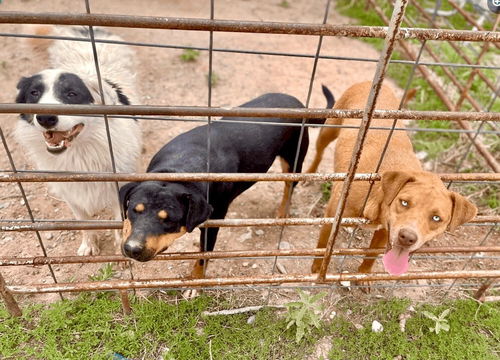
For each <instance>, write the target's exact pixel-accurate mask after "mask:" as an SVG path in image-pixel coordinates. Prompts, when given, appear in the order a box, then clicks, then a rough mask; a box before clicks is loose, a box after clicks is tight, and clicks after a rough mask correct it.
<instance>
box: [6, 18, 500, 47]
mask: <svg viewBox="0 0 500 360" xmlns="http://www.w3.org/2000/svg"><path fill="white" fill-rule="evenodd" d="M0 23H6V24H56V25H87V26H89V25H91V26H110V27H127V28H128V27H133V28H149V29H171V30H195V31H223V32H251V33H265V34H288V35H323V36H347V37H369V38H385V37H387V32H388V30H387V28H385V27H381V26H358V25H331V24H308V23H300V24H297V23H285V22H262V21H241V20H209V19H192V18H175V17H160V16H130V15H112V14H60V13H50V12H48V13H42V14H40V13H30V12H22V11H3V12H1V13H0ZM394 36H395V38H397V39H419V40H449V41H491V42H494V41H500V34H499V33H492V32H489V31H470V30H436V29H421V28H401V29H399V30H398V31H397V32H396V34H394Z"/></svg>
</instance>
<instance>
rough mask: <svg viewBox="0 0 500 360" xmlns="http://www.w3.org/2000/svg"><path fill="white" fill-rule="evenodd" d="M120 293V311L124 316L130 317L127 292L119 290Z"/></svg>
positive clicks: (130, 311) (130, 310)
mask: <svg viewBox="0 0 500 360" xmlns="http://www.w3.org/2000/svg"><path fill="white" fill-rule="evenodd" d="M119 293H120V300H121V302H122V310H123V313H124V314H125V315H130V314H132V308H131V307H130V299H129V298H128V291H127V290H123V289H121V290H119Z"/></svg>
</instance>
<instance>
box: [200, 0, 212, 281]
mask: <svg viewBox="0 0 500 360" xmlns="http://www.w3.org/2000/svg"><path fill="white" fill-rule="evenodd" d="M214 16H215V0H210V20H213V19H214ZM213 49H214V33H213V31H210V34H209V38H208V99H207V103H208V106H209V107H211V106H212V76H213V71H212V70H213V69H212V67H213V53H214V52H213ZM207 125H208V126H207V173H209V172H210V170H211V167H210V153H211V148H212V139H211V134H212V131H211V129H212V117H211V116H208V117H207ZM207 202H208V203H210V182H207ZM202 241H203V242H204V246H203V248H204V250H205V251H206V249H207V245H208V229H206V230H205V236H204V237H203V240H202ZM206 271H207V261H204V262H203V274H205V273H206Z"/></svg>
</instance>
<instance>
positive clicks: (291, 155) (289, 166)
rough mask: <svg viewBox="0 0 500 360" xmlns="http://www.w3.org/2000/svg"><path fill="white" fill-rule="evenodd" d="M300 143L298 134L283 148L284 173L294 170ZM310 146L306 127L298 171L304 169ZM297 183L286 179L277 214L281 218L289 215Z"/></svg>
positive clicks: (298, 159) (282, 162)
mask: <svg viewBox="0 0 500 360" xmlns="http://www.w3.org/2000/svg"><path fill="white" fill-rule="evenodd" d="M297 145H298V135H297V137H296V139H295V141H290V142H289V144H288V145H287V146H286V147H285V148H284V149H283V151H282V152H281V153H280V155H279V156H280V161H281V170H282V171H283V173H290V172H292V171H293V170H294V169H293V166H294V164H295V157H296V154H297V147H298V146H297ZM308 146H309V134H308V132H307V129H304V133H303V136H302V141H301V143H300V149H299V154H298V158H297V166H296V168H295V172H296V173H300V172H301V171H302V164H303V163H304V159H305V157H306V154H307V147H308ZM296 185H297V182H296V181H293V182H292V181H285V188H284V190H283V198H282V200H281V204H280V207H279V208H278V211H277V213H276V216H277V217H279V218H284V217H287V216H288V210H289V209H290V203H291V198H292V193H293V189H294V188H295V186H296Z"/></svg>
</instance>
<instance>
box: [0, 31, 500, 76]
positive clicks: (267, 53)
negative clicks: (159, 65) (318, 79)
mask: <svg viewBox="0 0 500 360" xmlns="http://www.w3.org/2000/svg"><path fill="white" fill-rule="evenodd" d="M0 37H13V38H28V39H52V40H65V41H81V42H90V39H88V38H78V37H71V36H50V35H32V34H14V33H0ZM95 42H96V43H103V44H116V45H127V46H138V47H151V48H162V49H174V50H198V51H209V49H208V48H207V47H202V46H185V45H169V44H157V43H145V42H136V41H122V40H106V39H95ZM212 51H214V52H220V53H229V54H245V55H264V56H284V57H296V58H307V59H314V58H315V57H316V55H313V54H299V53H287V52H277V51H257V50H245V49H227V48H213V49H212ZM318 58H319V59H325V60H339V61H359V62H373V63H376V62H378V59H370V58H360V57H352V56H333V55H318ZM389 63H390V64H402V65H410V66H413V65H414V64H415V62H414V61H411V60H395V59H393V60H389ZM418 64H419V65H422V66H440V67H455V68H472V69H491V70H500V66H495V65H482V64H466V63H464V64H456V63H447V62H427V61H421V62H419V63H418Z"/></svg>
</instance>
